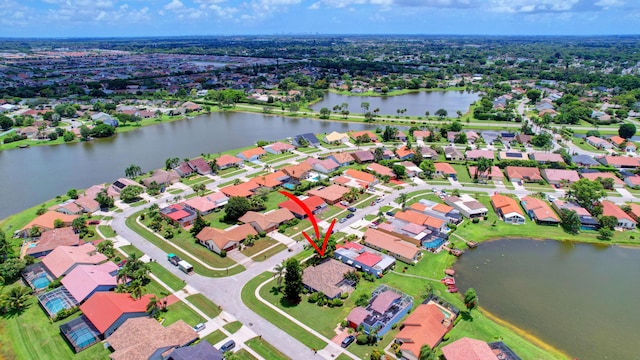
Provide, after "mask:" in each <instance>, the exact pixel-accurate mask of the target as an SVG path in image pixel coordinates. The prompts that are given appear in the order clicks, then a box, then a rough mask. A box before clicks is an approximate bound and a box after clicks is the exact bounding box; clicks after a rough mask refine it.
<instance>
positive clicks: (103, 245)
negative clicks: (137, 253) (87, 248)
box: [96, 240, 115, 258]
mask: <svg viewBox="0 0 640 360" xmlns="http://www.w3.org/2000/svg"><path fill="white" fill-rule="evenodd" d="M96 250H98V252H99V253H102V254H104V256H106V257H108V258H111V257H113V255H114V251H115V247H114V246H113V241H111V240H104V241H101V242H99V243H98V245H96Z"/></svg>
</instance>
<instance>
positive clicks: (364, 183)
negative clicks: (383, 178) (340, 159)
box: [344, 169, 379, 189]
mask: <svg viewBox="0 0 640 360" xmlns="http://www.w3.org/2000/svg"><path fill="white" fill-rule="evenodd" d="M344 174H345V176H347V177H349V178H351V179H353V181H355V183H356V185H358V186H356V187H363V188H366V189H367V188H370V187H372V186H375V185H377V184H378V182H379V181H378V178H376V177H375V175H372V174H369V173H366V172H364V171H360V170H355V169H347V170H345V172H344ZM347 185H349V184H347Z"/></svg>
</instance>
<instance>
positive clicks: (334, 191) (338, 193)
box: [307, 185, 349, 205]
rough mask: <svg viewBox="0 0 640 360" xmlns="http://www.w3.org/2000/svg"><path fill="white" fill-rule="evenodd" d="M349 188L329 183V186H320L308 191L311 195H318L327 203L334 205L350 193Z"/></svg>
mask: <svg viewBox="0 0 640 360" xmlns="http://www.w3.org/2000/svg"><path fill="white" fill-rule="evenodd" d="M348 192H349V189H348V188H346V187H344V186H340V185H329V186H327V187H324V186H323V187H319V188H315V189H311V190H309V192H308V193H307V194H308V195H309V196H317V197H319V198H321V199H322V200H324V201H325V202H326V203H327V204H329V205H333V204H336V203H338V202H340V201H341V200H342V197H343V196H344V194H346V193H348Z"/></svg>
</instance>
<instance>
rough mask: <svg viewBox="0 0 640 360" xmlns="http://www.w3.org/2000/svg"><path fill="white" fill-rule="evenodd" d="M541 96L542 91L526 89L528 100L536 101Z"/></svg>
mask: <svg viewBox="0 0 640 360" xmlns="http://www.w3.org/2000/svg"><path fill="white" fill-rule="evenodd" d="M541 97H542V91H540V90H538V89H531V90H527V98H529V101H530V102H532V103H537V102H538V100H540V98H541Z"/></svg>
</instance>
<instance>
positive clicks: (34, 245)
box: [29, 243, 38, 249]
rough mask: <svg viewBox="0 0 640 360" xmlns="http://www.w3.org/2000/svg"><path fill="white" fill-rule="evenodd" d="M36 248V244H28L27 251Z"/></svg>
mask: <svg viewBox="0 0 640 360" xmlns="http://www.w3.org/2000/svg"><path fill="white" fill-rule="evenodd" d="M36 246H38V244H36V243H33V244H29V249H31V248H34V247H36Z"/></svg>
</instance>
